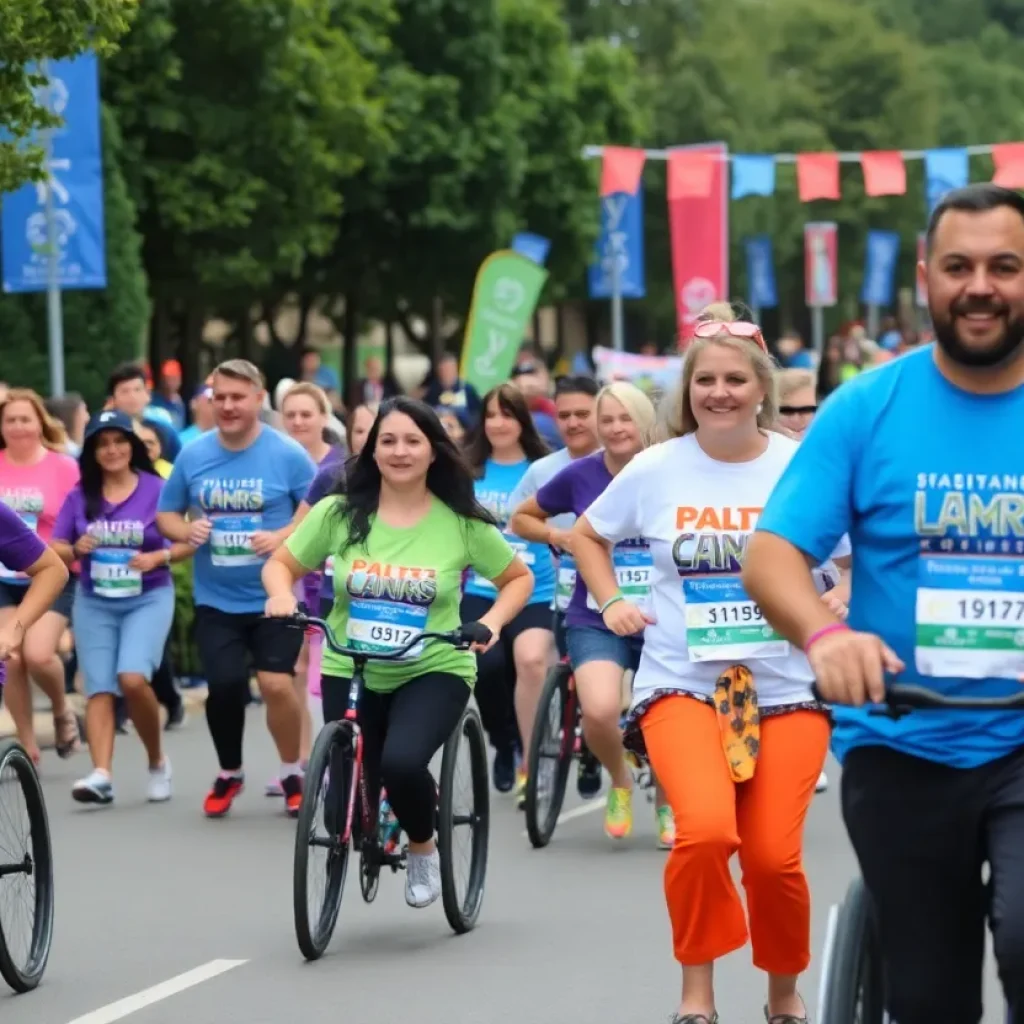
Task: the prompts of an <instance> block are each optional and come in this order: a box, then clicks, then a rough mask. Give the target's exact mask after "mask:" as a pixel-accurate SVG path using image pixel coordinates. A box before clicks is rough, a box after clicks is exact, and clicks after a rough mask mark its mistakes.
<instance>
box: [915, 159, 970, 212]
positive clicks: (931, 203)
mask: <svg viewBox="0 0 1024 1024" xmlns="http://www.w3.org/2000/svg"><path fill="white" fill-rule="evenodd" d="M970 173H971V171H970V160H969V158H968V155H967V150H966V149H929V150H927V152H925V154H924V180H925V197H926V199H927V202H928V215H929V216H931V212H932V210H934V209H935V207H936V206H938V205H939V200H940V199H942V197H943V196H944V195H945V194H946V193H947V192H952V191H953V189H955V188H963V187H964V185H966V184H967V182H968V180H969V178H970Z"/></svg>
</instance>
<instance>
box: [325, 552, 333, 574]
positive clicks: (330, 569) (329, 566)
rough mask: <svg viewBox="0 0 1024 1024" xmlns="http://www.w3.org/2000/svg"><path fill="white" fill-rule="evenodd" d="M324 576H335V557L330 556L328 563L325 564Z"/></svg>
mask: <svg viewBox="0 0 1024 1024" xmlns="http://www.w3.org/2000/svg"><path fill="white" fill-rule="evenodd" d="M324 575H325V576H333V575H334V555H328V556H327V561H326V562H324Z"/></svg>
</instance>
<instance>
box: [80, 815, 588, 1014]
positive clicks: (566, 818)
mask: <svg viewBox="0 0 1024 1024" xmlns="http://www.w3.org/2000/svg"><path fill="white" fill-rule="evenodd" d="M604 807H605V801H604V800H591V801H590V802H589V803H585V804H580V805H579V807H574V808H573V809H572V810H571V811H563V812H562V813H561V814H560V815H559V816H558V821H557V822H555V824H556V825H562V824H564V823H565V822H567V821H572V820H573V818H582V817H583V815H584V814H594V813H596V812H597V811H603V810H604ZM522 834H523V835H524V836H525V835H529V833H528V832H527V831H526V829H523V832H522ZM72 1024H78V1021H72ZM89 1024H92V1021H89Z"/></svg>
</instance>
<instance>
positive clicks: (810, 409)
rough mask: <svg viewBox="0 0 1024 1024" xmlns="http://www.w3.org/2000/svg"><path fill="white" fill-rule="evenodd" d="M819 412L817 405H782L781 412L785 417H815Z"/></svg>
mask: <svg viewBox="0 0 1024 1024" xmlns="http://www.w3.org/2000/svg"><path fill="white" fill-rule="evenodd" d="M817 411H818V407H817V406H816V405H780V406H779V412H780V413H781V414H782V415H783V416H813V415H814V414H815V413H816V412H817Z"/></svg>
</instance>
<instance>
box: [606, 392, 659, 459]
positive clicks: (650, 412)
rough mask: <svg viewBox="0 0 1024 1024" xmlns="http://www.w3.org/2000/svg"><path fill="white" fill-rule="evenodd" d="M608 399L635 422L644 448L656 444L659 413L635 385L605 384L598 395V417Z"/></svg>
mask: <svg viewBox="0 0 1024 1024" xmlns="http://www.w3.org/2000/svg"><path fill="white" fill-rule="evenodd" d="M606 398H614V399H615V401H617V402H618V403H619V404H620V405H621V406H622V408H623V409H625V410H626V412H628V413H629V418H630V419H631V420H632V421H633V423H634V425H635V426H636V429H637V431H638V432H639V434H640V443H641V445H643V447H644V448H649V447H650V446H651V445H652V444H654V439H655V433H656V427H657V423H658V413H657V411H656V410H655V408H654V403H653V402H651V400H650V399H649V398H648V397H647V395H645V394H644V393H643V391H641V390H640V388H638V387H637V386H636V385H635V384H630V383H629V382H628V381H624V380H616V381H612V382H611V383H610V384H605V386H604V387H603V388H601V390H600V391H598V393H597V399H596V409H597V414H598V416H600V415H601V403H602V402H603V401H604V400H605V399H606Z"/></svg>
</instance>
